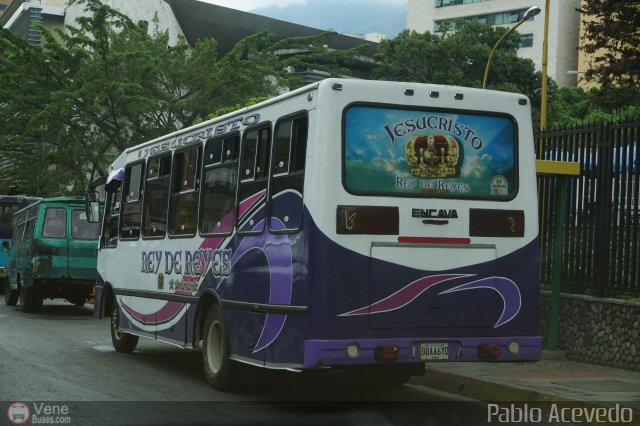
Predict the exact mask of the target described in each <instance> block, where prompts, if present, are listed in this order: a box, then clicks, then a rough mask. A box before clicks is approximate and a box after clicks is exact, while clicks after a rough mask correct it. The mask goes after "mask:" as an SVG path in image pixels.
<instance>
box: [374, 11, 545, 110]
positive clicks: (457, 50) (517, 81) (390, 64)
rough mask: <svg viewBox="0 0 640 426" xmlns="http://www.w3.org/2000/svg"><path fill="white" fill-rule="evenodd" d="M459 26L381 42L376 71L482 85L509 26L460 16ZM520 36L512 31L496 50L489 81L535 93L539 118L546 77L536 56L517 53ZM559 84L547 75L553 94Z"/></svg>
mask: <svg viewBox="0 0 640 426" xmlns="http://www.w3.org/2000/svg"><path fill="white" fill-rule="evenodd" d="M455 27H456V30H455V31H453V32H451V31H448V30H446V29H445V31H444V32H443V33H442V34H431V33H429V32H425V33H422V34H420V33H417V32H415V31H408V30H406V31H404V32H402V33H400V34H399V35H398V36H397V37H396V38H394V39H391V40H384V41H382V43H380V46H379V47H378V50H377V53H376V55H375V59H376V60H377V61H378V62H379V63H380V65H379V66H378V67H377V68H376V69H375V70H374V77H375V78H378V79H385V80H400V81H412V82H421V83H436V84H450V85H458V86H467V87H482V80H483V77H484V71H485V66H486V63H487V59H488V57H489V53H490V52H491V49H492V48H493V46H494V45H495V43H496V42H497V41H498V39H499V38H500V37H501V36H502V35H503V34H504V32H505V31H507V29H505V28H500V27H496V28H494V27H492V26H490V25H485V24H480V23H475V22H468V21H460V22H457V23H456V25H455ZM519 43H520V36H519V35H518V34H517V33H516V32H514V33H512V34H510V35H509V36H508V37H507V38H506V39H505V40H504V41H503V42H502V44H501V45H500V47H499V48H498V49H496V52H495V53H494V56H493V59H492V62H491V66H490V69H489V78H488V87H489V88H491V89H496V90H504V91H510V92H519V93H523V94H525V95H527V96H528V97H529V98H530V99H531V104H532V106H533V107H534V108H537V110H536V111H534V121H536V120H538V121H539V116H540V114H539V107H540V101H541V86H542V78H541V74H540V72H536V71H535V66H534V64H533V62H532V61H531V60H529V59H524V58H520V57H518V56H517V47H518V44H519ZM556 89H557V85H556V84H555V82H553V81H552V80H551V79H550V80H549V92H548V93H549V97H550V98H551V97H553V95H554V93H555V90H556Z"/></svg>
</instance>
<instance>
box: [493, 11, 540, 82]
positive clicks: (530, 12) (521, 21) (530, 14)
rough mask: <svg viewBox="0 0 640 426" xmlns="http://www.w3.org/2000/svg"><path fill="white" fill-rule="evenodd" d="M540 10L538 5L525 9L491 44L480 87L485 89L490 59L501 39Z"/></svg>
mask: <svg viewBox="0 0 640 426" xmlns="http://www.w3.org/2000/svg"><path fill="white" fill-rule="evenodd" d="M541 11H542V9H540V8H539V7H538V6H532V7H530V8H529V9H527V11H526V12H524V15H522V19H520V21H518V23H517V24H515V25H514V26H513V27H511V28H509V31H507V32H506V33H504V34H503V35H502V37H500V38H499V39H498V41H497V42H496V44H495V45H494V46H493V49H491V53H489V59H487V66H486V67H485V69H484V79H483V80H482V88H483V89H486V88H487V77H488V76H489V66H490V65H491V59H492V58H493V52H495V51H496V49H497V48H498V46H500V44H501V43H502V41H503V40H504V39H505V38H507V36H508V35H509V34H511V33H512V32H513V30H515V29H516V28H518V27H519V26H520V25H522V24H523V23H524V21H526V20H527V19H529V18H533V17H534V16H536V15H537V14H538V13H540V12H541Z"/></svg>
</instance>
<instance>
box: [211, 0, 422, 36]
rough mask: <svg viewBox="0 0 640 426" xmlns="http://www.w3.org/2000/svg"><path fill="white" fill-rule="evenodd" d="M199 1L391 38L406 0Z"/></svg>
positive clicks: (399, 25) (402, 19) (401, 20)
mask: <svg viewBox="0 0 640 426" xmlns="http://www.w3.org/2000/svg"><path fill="white" fill-rule="evenodd" d="M200 1H206V2H207V3H212V4H217V5H219V6H224V7H229V8H233V9H238V10H242V11H245V12H251V13H255V14H258V15H262V16H267V17H270V18H275V19H279V20H282V21H287V22H293V23H296V24H300V25H305V26H308V27H312V28H318V29H322V30H333V31H337V32H339V33H355V34H367V33H382V34H384V35H385V37H386V38H393V37H395V36H396V35H397V34H398V33H399V32H400V31H402V30H404V28H405V21H406V13H407V12H406V9H407V0H200ZM426 1H433V0H426ZM336 11H338V12H339V13H336Z"/></svg>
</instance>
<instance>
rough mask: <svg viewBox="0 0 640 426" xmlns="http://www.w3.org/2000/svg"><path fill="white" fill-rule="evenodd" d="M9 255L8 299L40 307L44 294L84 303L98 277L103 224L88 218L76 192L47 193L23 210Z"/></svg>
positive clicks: (35, 308) (24, 309)
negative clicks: (48, 195) (73, 194)
mask: <svg viewBox="0 0 640 426" xmlns="http://www.w3.org/2000/svg"><path fill="white" fill-rule="evenodd" d="M12 224H13V229H14V230H15V232H14V236H13V240H12V242H11V251H10V255H9V276H8V279H7V288H6V289H5V303H6V304H7V305H8V306H15V305H16V304H17V302H18V299H21V309H22V312H37V311H39V310H40V308H41V307H42V303H43V301H44V300H45V299H55V298H63V299H66V300H68V301H69V302H71V303H73V304H74V305H76V306H83V305H84V304H85V302H86V301H87V299H88V298H89V297H91V295H92V294H93V288H94V286H95V282H96V253H97V251H98V236H99V234H100V226H99V225H97V224H95V223H89V222H87V214H86V211H85V203H84V200H82V198H77V197H55V198H44V199H42V200H39V201H37V202H36V203H34V204H32V205H30V206H28V207H26V208H23V209H21V210H18V211H17V212H16V213H15V214H14V215H13V219H12Z"/></svg>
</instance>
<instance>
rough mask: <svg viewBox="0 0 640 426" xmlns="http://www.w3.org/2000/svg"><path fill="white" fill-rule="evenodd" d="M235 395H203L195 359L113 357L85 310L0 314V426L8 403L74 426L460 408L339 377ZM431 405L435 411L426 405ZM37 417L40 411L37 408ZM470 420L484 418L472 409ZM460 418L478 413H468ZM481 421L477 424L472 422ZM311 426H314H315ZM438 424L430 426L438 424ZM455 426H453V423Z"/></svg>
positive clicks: (399, 415) (50, 307)
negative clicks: (52, 409)
mask: <svg viewBox="0 0 640 426" xmlns="http://www.w3.org/2000/svg"><path fill="white" fill-rule="evenodd" d="M250 373H251V376H252V379H251V380H250V381H249V382H248V383H247V386H246V389H245V390H244V391H242V392H241V393H235V394H230V393H221V392H217V391H215V390H213V389H211V388H210V387H209V386H208V385H207V383H206V381H205V379H204V376H203V373H202V361H201V355H200V352H199V351H195V350H184V349H180V348H177V347H174V346H171V345H167V344H164V343H159V342H155V341H152V340H148V339H142V338H141V339H140V342H139V344H138V347H137V349H136V352H134V353H133V354H120V353H116V352H114V350H113V348H112V346H111V338H110V334H109V322H108V319H105V320H100V321H97V320H94V319H93V317H92V306H91V305H87V306H85V307H75V306H72V305H71V304H69V303H66V302H63V301H59V302H58V301H45V304H44V307H43V309H42V312H41V313H37V314H25V313H22V312H20V309H19V307H8V306H5V305H4V304H0V401H5V403H4V404H5V406H3V407H0V409H1V410H2V411H1V412H0V425H1V424H4V421H5V420H6V418H5V415H4V414H3V413H6V412H7V406H8V404H9V402H15V401H31V403H30V404H31V411H34V409H35V408H36V407H35V406H34V404H33V401H46V402H47V404H48V405H52V404H53V405H54V406H55V405H56V404H58V405H64V406H67V407H68V408H69V411H70V412H71V416H70V417H71V421H72V424H177V423H180V424H185V423H186V424H198V423H202V424H228V423H230V422H231V419H233V422H234V423H235V424H265V425H266V424H309V423H311V424H327V423H328V422H331V423H334V424H354V425H362V424H367V425H369V424H371V425H378V424H384V425H405V424H429V422H427V423H425V421H426V420H427V417H433V418H434V419H435V418H436V416H445V419H446V418H449V417H451V416H453V419H454V420H456V416H458V414H456V413H458V412H459V411H460V404H459V403H458V404H454V405H450V403H447V402H446V401H455V400H460V397H455V396H451V395H449V394H446V393H442V392H439V391H435V390H430V389H428V388H426V387H423V386H416V385H405V386H403V387H401V388H399V389H394V390H381V391H372V390H363V389H362V388H359V387H357V386H354V385H353V384H352V383H351V382H349V381H348V380H347V379H346V378H344V377H343V376H342V375H341V374H338V373H326V372H309V373H291V372H273V371H268V370H262V369H253V368H252V369H250ZM434 401H436V402H434ZM38 407H40V406H38ZM477 409H478V410H479V411H478V413H482V412H483V411H482V410H484V408H482V407H480V406H478V407H477ZM465 410H472V411H473V410H476V407H475V405H474V404H473V403H470V404H466V405H465ZM478 415H480V414H478ZM316 422H317V423H316ZM445 423H446V422H445V421H444V420H443V419H442V418H440V419H439V420H438V422H437V423H434V424H445ZM451 424H456V423H451Z"/></svg>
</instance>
